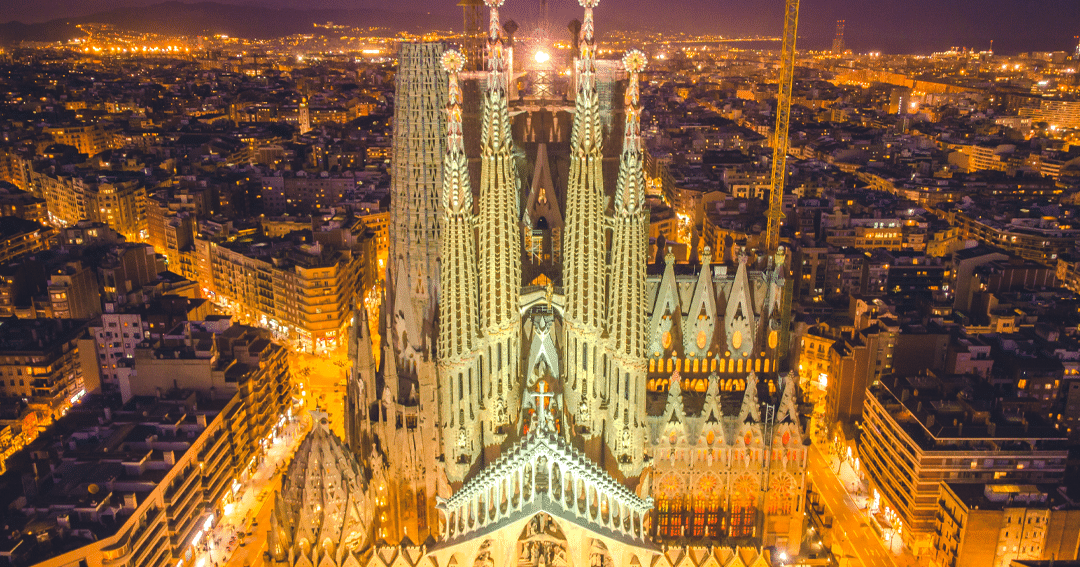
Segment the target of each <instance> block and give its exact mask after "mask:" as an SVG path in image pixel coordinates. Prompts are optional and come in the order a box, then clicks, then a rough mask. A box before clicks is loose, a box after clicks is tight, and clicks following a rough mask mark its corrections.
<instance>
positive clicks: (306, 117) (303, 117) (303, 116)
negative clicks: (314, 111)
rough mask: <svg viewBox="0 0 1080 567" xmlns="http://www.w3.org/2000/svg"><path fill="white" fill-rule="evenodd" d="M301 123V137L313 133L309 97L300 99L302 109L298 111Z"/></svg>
mask: <svg viewBox="0 0 1080 567" xmlns="http://www.w3.org/2000/svg"><path fill="white" fill-rule="evenodd" d="M297 112H298V116H297V117H298V118H299V122H300V135H304V134H307V133H308V132H310V131H311V110H310V109H309V108H308V101H307V96H304V97H303V98H302V99H300V108H299V109H298V110H297Z"/></svg>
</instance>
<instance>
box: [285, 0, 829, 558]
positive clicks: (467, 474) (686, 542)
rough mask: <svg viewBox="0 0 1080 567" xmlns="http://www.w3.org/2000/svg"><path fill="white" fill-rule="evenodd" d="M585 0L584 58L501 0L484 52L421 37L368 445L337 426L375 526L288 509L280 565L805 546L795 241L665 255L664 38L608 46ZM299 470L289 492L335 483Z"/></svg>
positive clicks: (357, 355)
mask: <svg viewBox="0 0 1080 567" xmlns="http://www.w3.org/2000/svg"><path fill="white" fill-rule="evenodd" d="M580 2H581V4H582V6H583V8H584V15H583V18H582V20H581V27H580V32H579V33H578V36H577V41H576V42H575V44H576V48H575V50H574V52H573V55H572V56H571V57H570V58H569V59H568V61H567V62H566V65H567V66H569V67H570V69H571V72H570V73H568V74H564V73H559V72H557V71H558V69H559V67H558V66H559V65H561V63H560V62H557V61H556V62H555V63H553V64H546V61H541V60H542V59H543V58H540V57H536V58H533V57H532V56H531V53H529V57H517V58H515V57H514V52H515V50H519V55H522V53H521V52H523V51H524V52H528V51H529V50H530V49H532V48H531V47H530V46H528V45H522V46H514V45H512V44H511V41H510V39H509V38H508V37H507V36H506V34H505V33H504V30H503V27H502V25H501V22H500V19H499V8H500V6H501V5H502V3H503V0H486V3H487V5H488V7H489V9H490V11H491V20H490V26H489V29H488V32H487V49H486V56H485V70H484V71H480V72H464V71H462V69H463V68H464V67H465V65H464V61H463V58H462V56H461V55H460V54H459V53H458V52H456V51H453V50H447V49H446V48H445V46H443V45H441V44H435V43H419V44H405V45H403V46H402V49H401V55H400V59H399V61H400V67H399V71H398V75H397V98H396V101H395V103H396V111H395V112H396V113H395V135H394V166H393V174H394V178H393V185H392V188H393V196H392V203H391V207H392V211H391V242H392V244H391V247H390V257H389V265H388V273H387V278H386V288H385V290H384V295H383V304H382V311H381V315H380V317H379V321H378V323H377V325H375V326H374V327H369V324H368V320H367V317H366V315H365V310H364V309H363V308H359V309H358V310H357V316H356V320H355V321H354V325H353V333H352V336H351V337H350V354H351V355H352V357H353V361H354V363H353V367H352V368H351V370H350V373H349V380H348V389H347V396H346V404H347V407H346V414H347V416H348V417H347V419H346V440H345V443H346V444H347V446H348V447H349V448H350V453H351V455H350V456H349V458H351V459H353V460H352V461H347V460H344V461H343V460H341V459H338V453H337V452H336V451H335V450H331V449H332V447H336V445H333V443H330V442H328V441H325V440H322V441H320V443H323V445H325V446H326V447H331V449H319V451H321V452H318V453H317V454H321V455H332V456H334V459H336V461H335V462H334V463H330V464H328V465H326V466H327V467H330V468H333V467H339V468H344V469H348V470H350V471H355V473H347V474H345V473H343V474H342V475H341V477H342V478H348V479H350V480H349V482H350V483H351V484H349V487H350V488H349V490H348V491H346V492H347V493H348V494H350V495H352V496H350V498H352V500H349V502H348V505H344V504H343V505H339V506H336V507H335V508H334V510H339V511H341V510H344V512H341V513H349V511H350V510H353V509H354V508H355V509H357V510H358V509H359V508H360V507H362V506H367V507H368V508H369V510H368V511H366V512H363V513H361V512H359V511H358V512H356V513H355V515H356V516H357V518H355V521H354V519H347V520H341V519H334V520H333V521H332V522H330V524H331V525H335V526H336V525H338V524H341V525H344V524H343V523H342V522H344V523H347V524H348V525H349V526H352V527H351V528H349V530H347V531H349V533H350V534H352V531H351V530H353V529H354V528H355V529H358V530H359V531H360V532H362V533H359V534H355V535H350V536H349V537H350V540H349V541H350V542H353V544H351V545H352V546H351V547H350V546H348V545H345V544H343V543H341V542H338V541H336V540H335V541H332V542H329V543H318V544H316V543H312V542H313V541H315V539H313V538H314V537H315V536H312V535H310V534H313V533H315V531H314V530H315V529H314V528H304V529H307V531H303V530H292V531H290V530H279V531H280V532H281V534H282V535H280V536H279V539H278V540H277V542H276V545H277V546H278V548H279V549H280V550H281V551H280V553H279V554H278V556H279V557H281V559H280V562H281V563H282V564H291V565H296V564H300V563H301V562H310V564H311V565H320V566H321V565H323V564H324V563H323V561H329V562H328V563H325V564H326V565H334V566H338V565H345V564H349V565H352V564H356V565H364V566H365V567H367V566H368V565H372V564H379V563H382V564H383V565H386V566H387V567H389V566H390V565H395V564H397V565H402V566H409V567H411V566H413V565H419V564H420V563H425V564H426V565H430V566H432V567H436V566H437V567H444V566H445V567H450V566H459V567H473V566H475V565H478V564H485V565H486V564H491V565H498V566H499V567H502V566H503V565H506V564H510V563H509V562H515V563H516V564H517V565H518V566H519V567H526V566H534V567H538V566H540V565H545V566H546V565H553V566H561V565H567V566H570V565H573V566H574V567H581V566H583V565H589V566H590V567H606V566H612V567H614V566H616V565H617V566H618V567H623V566H627V567H630V566H634V565H635V564H636V565H637V566H638V567H648V566H656V567H661V566H663V565H676V564H678V565H686V564H687V562H689V565H693V566H694V567H697V566H705V565H714V564H715V565H717V566H718V567H727V566H728V565H743V566H748V565H760V564H765V561H766V559H765V557H766V555H765V554H763V552H762V549H763V548H775V549H782V550H783V551H785V552H786V553H787V554H789V555H794V554H795V553H797V552H798V550H799V545H800V539H801V536H802V530H803V517H804V513H803V494H804V491H805V468H806V458H807V448H808V445H807V444H806V443H805V440H804V436H803V432H802V424H801V422H800V418H799V414H798V412H797V411H796V407H797V403H796V402H797V392H796V384H797V380H795V379H794V376H791V375H789V374H787V373H782V372H780V370H781V368H780V366H781V364H782V361H783V359H785V358H786V353H783V352H781V350H780V349H781V348H782V347H781V345H783V344H786V340H785V339H786V337H785V336H784V335H785V334H786V333H787V329H785V328H783V327H784V325H782V324H781V321H782V317H781V312H782V310H783V301H784V293H783V290H784V286H785V264H786V261H787V259H786V257H785V255H784V253H783V251H782V250H781V251H779V252H774V253H772V254H759V255H758V256H757V257H756V258H755V259H751V258H749V257H747V256H746V255H743V256H741V257H740V258H739V260H738V261H737V262H736V263H735V264H733V265H720V264H717V265H714V264H713V263H712V259H711V258H710V254H709V251H708V249H706V250H705V251H704V252H703V253H702V254H701V257H700V258H698V259H697V260H696V261H695V262H693V263H691V264H676V263H675V261H674V258H673V257H672V256H671V254H670V253H669V254H666V257H664V258H663V261H657V262H654V263H650V261H649V260H650V257H653V256H655V255H654V254H653V253H651V252H650V243H649V237H648V223H649V212H648V209H647V207H646V191H647V189H648V183H647V179H646V175H645V172H644V153H643V151H644V150H643V144H642V139H641V133H640V132H641V130H640V122H641V119H642V114H643V112H646V111H645V109H643V108H642V105H641V97H640V92H639V88H640V87H639V80H640V76H641V74H642V72H643V71H644V70H645V67H646V60H647V58H646V56H645V55H644V54H643V53H641V52H639V51H636V50H632V51H629V52H627V53H626V54H625V56H624V57H623V58H622V59H621V60H615V61H612V60H601V59H599V58H598V57H597V45H596V41H595V37H594V35H595V34H594V19H593V11H594V8H596V7H597V4H598V0H580ZM530 61H535V64H533V63H529V62H530ZM522 62H524V63H522ZM541 63H545V64H541ZM553 70H554V71H555V72H554V73H553ZM660 255H661V256H664V254H663V251H660ZM369 328H375V329H378V333H376V335H377V336H376V337H374V338H373V336H372V333H370V332H369ZM320 439H321V438H320ZM323 445H318V444H315V445H314V446H315V447H321V446H323ZM313 454H315V453H313ZM310 459H315V457H310ZM312 462H314V461H312ZM335 463H336V464H335ZM312 467H315V468H312ZM316 468H317V466H316V465H309V466H308V468H307V469H305V470H315V469H316ZM305 474H308V475H309V476H311V475H312V474H314V473H310V472H309V473H305ZM332 476H333V475H332ZM333 477H334V478H337V476H333ZM312 478H316V477H312ZM302 488H303V487H302V486H300V485H296V488H294V489H292V492H291V493H290V494H292V496H290V497H289V498H290V500H289V501H288V502H285V501H282V502H281V503H280V505H281V506H282V508H283V509H291V508H292V507H299V508H301V509H302V508H305V507H307V508H313V507H314V506H315V505H314V504H312V503H310V502H308V501H307V500H306V499H305V498H307V497H305V496H304V494H305V492H304V490H302ZM307 490H308V492H311V493H312V494H316V493H317V494H316V495H315V496H311V498H323V499H325V498H326V497H327V496H326V491H322V492H318V491H315V490H314V489H313V488H310V487H309V488H308V489H307ZM353 490H355V491H358V492H355V493H354V492H353ZM338 492H341V490H340V489H339V490H338ZM360 502H362V503H363V504H362V506H361V505H360V504H356V503H360ZM354 504H355V505H354ZM350 506H351V507H350ZM318 508H319V510H326V509H328V505H327V504H326V503H325V502H321V503H319V504H318ZM282 514H283V515H282V518H283V519H282V521H283V522H287V519H286V518H288V517H289V516H288V515H287V514H285V513H284V512H283V513H282ZM316 515H317V514H316ZM297 517H298V518H299V517H301V516H297ZM313 517H314V516H313ZM320 525H321V524H320ZM356 526H363V529H359V528H356ZM286 532H288V533H286ZM295 534H308V535H304V536H303V537H304V541H305V543H304V545H300V543H299V542H298V541H297V540H296V536H295ZM324 539H325V538H324ZM331 539H332V538H331ZM358 542H359V543H358ZM343 545H344V547H343ZM346 548H347V549H346ZM290 550H292V551H290ZM320 550H326V551H325V552H321V551H320ZM296 558H302V561H301V559H296ZM328 558H329V559H328Z"/></svg>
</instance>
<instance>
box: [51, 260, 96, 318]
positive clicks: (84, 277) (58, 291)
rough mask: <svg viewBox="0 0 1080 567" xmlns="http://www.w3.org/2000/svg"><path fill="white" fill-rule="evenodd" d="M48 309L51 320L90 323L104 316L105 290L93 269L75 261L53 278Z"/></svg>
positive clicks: (52, 273) (54, 274)
mask: <svg viewBox="0 0 1080 567" xmlns="http://www.w3.org/2000/svg"><path fill="white" fill-rule="evenodd" d="M48 277H49V285H48V288H47V291H48V299H47V306H48V307H47V309H48V313H49V316H50V317H56V318H59V319H89V318H91V317H93V316H94V315H97V314H98V313H101V286H100V285H99V284H98V279H97V276H96V275H95V274H94V271H93V269H91V268H90V267H89V266H86V265H84V264H83V263H82V262H81V261H79V260H75V261H71V262H66V263H65V264H64V265H62V266H58V267H57V268H56V269H54V270H52V271H51V272H50V273H49V274H48Z"/></svg>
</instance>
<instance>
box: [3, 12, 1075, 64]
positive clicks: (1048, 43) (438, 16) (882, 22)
mask: <svg viewBox="0 0 1080 567" xmlns="http://www.w3.org/2000/svg"><path fill="white" fill-rule="evenodd" d="M172 1H174V2H179V3H182V4H187V5H193V4H203V3H209V4H219V5H224V6H234V7H237V6H238V7H251V8H254V9H261V10H290V11H298V12H299V13H309V14H313V13H319V12H338V13H340V14H342V15H345V14H349V13H359V12H362V11H372V10H374V11H378V12H381V13H383V14H388V15H392V14H394V13H401V14H402V15H403V18H402V20H403V21H402V25H401V28H400V29H407V28H409V27H410V23H413V22H415V20H414V19H413V18H411V17H404V16H414V15H422V16H425V18H424V21H425V22H437V25H436V26H435V27H436V28H439V29H451V30H459V29H460V27H461V12H460V10H459V8H458V7H457V6H456V4H457V3H456V1H454V0H445V1H443V2H440V3H439V6H438V7H437V9H431V8H432V4H433V3H432V2H431V0H396V1H394V2H392V3H383V4H379V3H376V2H373V1H371V0H362V1H360V2H346V1H344V0H307V1H305V2H300V1H299V0H251V1H247V2H243V1H230V0H215V1H211V2H201V1H198V2H197V1H187V0H172ZM535 1H536V0H532V1H529V2H525V1H513V0H511V1H510V2H507V4H506V6H505V8H504V9H503V16H504V19H515V20H516V21H518V22H519V23H522V24H526V23H527V22H530V21H535V19H536V17H537V15H538V14H539V8H538V4H537V5H534V2H535ZM167 3H168V2H164V1H154V0H122V1H120V2H116V1H114V0H88V1H85V2H84V1H78V0H44V1H43V2H38V3H34V4H20V3H10V5H7V6H4V7H0V26H4V27H7V28H9V29H17V28H22V29H27V28H33V27H34V26H38V27H40V26H41V25H42V24H46V23H54V22H56V21H57V20H64V19H72V20H79V19H84V18H87V17H89V16H94V15H97V14H103V13H105V12H110V11H114V10H118V11H125V10H128V9H142V8H147V7H151V6H160V5H162V4H167ZM549 4H550V7H549V14H550V16H549V20H550V21H551V22H552V24H561V23H562V22H566V21H569V20H570V19H572V18H574V17H577V15H578V13H579V12H580V8H579V7H578V5H577V2H575V1H573V0H551V1H550V2H549ZM656 4H657V3H655V2H652V1H649V0H605V1H603V2H601V4H600V6H599V7H598V8H597V27H598V29H599V30H600V31H601V32H603V31H605V30H633V31H638V30H646V29H647V30H649V31H656V32H676V31H681V32H686V33H689V34H704V33H716V34H721V35H728V36H733V37H752V36H758V35H778V34H779V32H780V25H781V21H780V20H781V18H780V11H781V9H782V3H781V2H779V1H774V2H773V4H775V6H771V5H764V4H762V3H760V2H755V1H753V0H686V1H684V2H682V3H680V4H679V6H681V9H678V10H668V9H667V8H668V6H666V5H662V6H657V5H656ZM1030 5H1031V3H1030V2H1026V1H1022V0H979V1H976V0H956V1H955V2H951V3H948V5H946V3H942V2H937V1H934V0H912V1H910V2H907V3H905V5H904V6H899V5H896V3H891V2H877V3H874V4H872V5H867V4H866V3H862V2H859V1H858V0H802V3H801V7H800V28H799V41H800V45H799V46H798V47H799V48H800V49H825V48H828V47H829V45H830V43H831V41H832V37H833V34H834V29H835V27H834V26H835V22H836V20H838V19H844V20H846V21H847V26H846V30H845V39H846V41H847V44H848V45H849V46H850V47H851V48H852V49H854V50H856V51H861V52H866V51H880V52H883V53H897V54H900V53H903V54H918V53H930V52H933V51H942V50H945V49H948V48H950V47H953V46H962V47H968V48H973V49H975V50H978V51H983V50H988V49H990V46H991V40H993V42H994V43H993V47H994V49H995V51H996V52H998V53H1003V54H1010V53H1017V52H1026V51H1067V52H1069V51H1072V50H1073V48H1074V47H1075V43H1074V39H1073V36H1074V35H1076V32H1075V31H1074V30H1073V29H1072V28H1073V26H1071V25H1070V24H1069V22H1077V21H1080V2H1075V1H1070V0H1046V1H1045V2H1040V3H1039V8H1040V9H1038V10H1031V9H1030ZM770 7H774V8H775V9H769V8H770ZM702 13H715V14H716V17H715V18H706V19H704V20H705V21H704V22H703V21H702V18H700V17H698V16H700V14H702ZM646 22H647V23H646ZM215 23H216V24H218V25H222V26H226V27H227V26H229V25H230V22H215ZM558 27H561V26H556V29H558ZM426 29H433V28H426ZM277 35H279V36H280V35H289V34H284V33H283V34H277ZM249 37H251V36H249ZM20 39H26V38H20Z"/></svg>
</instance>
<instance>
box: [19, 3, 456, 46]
mask: <svg viewBox="0 0 1080 567" xmlns="http://www.w3.org/2000/svg"><path fill="white" fill-rule="evenodd" d="M328 21H332V22H334V23H336V24H344V25H349V26H360V27H369V26H382V27H387V28H390V29H391V30H394V31H419V30H431V29H451V28H453V27H455V26H460V25H461V22H460V17H458V18H452V17H449V16H448V15H447V14H437V13H436V14H427V13H420V12H395V11H393V10H373V9H358V10H302V9H293V8H261V7H260V8H253V7H250V6H239V5H235V4H221V3H217V2H200V3H197V4H185V3H183V2H177V1H169V2H164V3H161V4H154V5H152V6H145V7H124V8H117V9H114V10H108V11H105V12H98V13H96V14H91V15H89V16H81V17H78V18H62V19H56V20H51V21H48V22H42V23H35V24H24V23H21V22H8V23H0V43H4V44H12V43H15V42H19V41H64V40H68V39H71V38H73V37H79V36H81V35H83V34H82V33H80V32H79V31H78V30H76V29H75V25H77V24H90V23H95V24H112V25H115V26H117V27H119V28H121V29H126V30H131V31H136V32H148V33H160V34H167V35H206V34H226V35H231V36H236V37H246V38H252V39H268V38H274V37H281V36H284V35H291V34H295V33H311V32H312V31H313V29H314V28H313V24H316V23H319V24H322V23H326V22H328Z"/></svg>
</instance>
